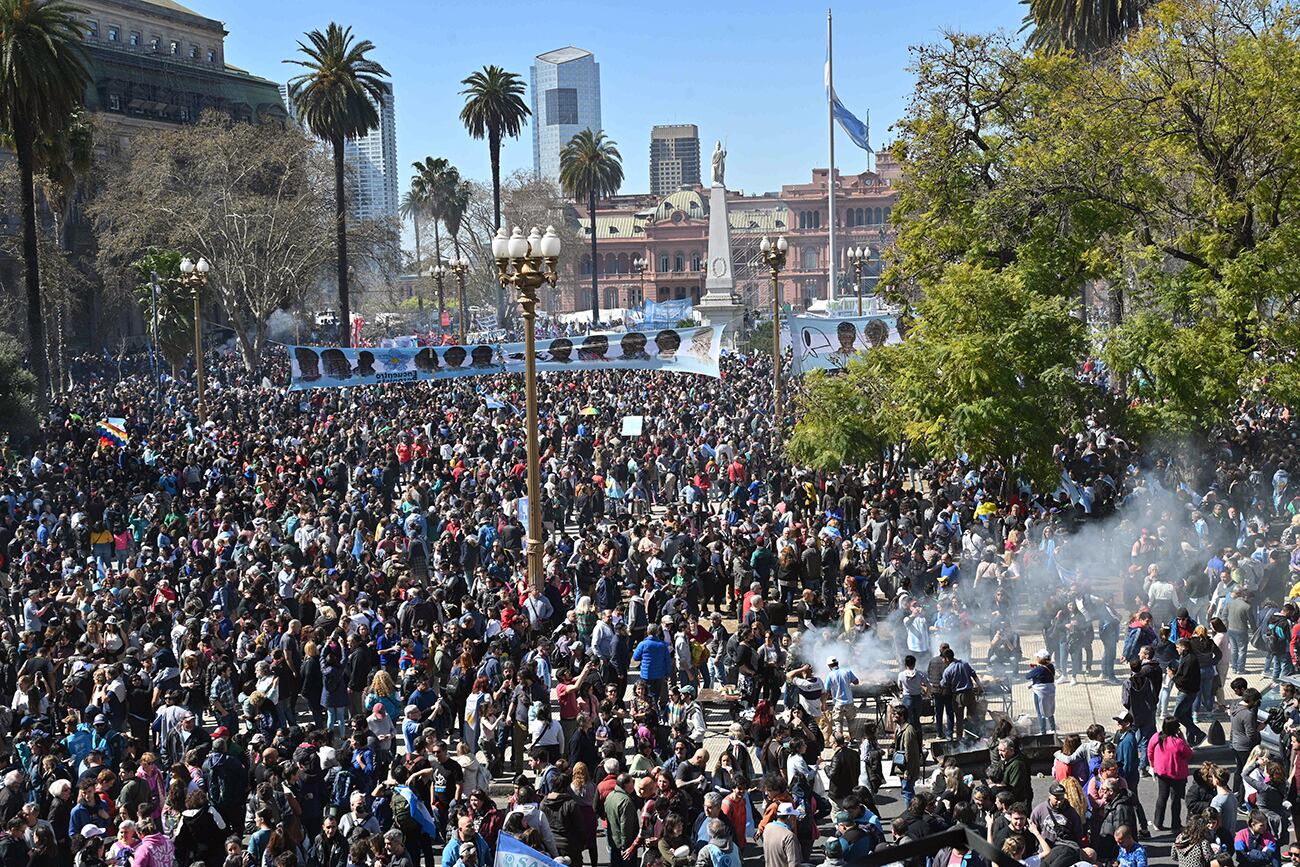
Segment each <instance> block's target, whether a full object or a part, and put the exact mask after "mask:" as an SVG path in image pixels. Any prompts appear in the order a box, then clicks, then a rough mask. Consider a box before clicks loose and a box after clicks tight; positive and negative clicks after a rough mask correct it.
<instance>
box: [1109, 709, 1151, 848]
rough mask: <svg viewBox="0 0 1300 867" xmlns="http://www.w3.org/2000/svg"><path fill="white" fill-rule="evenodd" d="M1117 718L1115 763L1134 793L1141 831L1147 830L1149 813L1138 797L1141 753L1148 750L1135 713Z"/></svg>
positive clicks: (1140, 779) (1140, 776)
mask: <svg viewBox="0 0 1300 867" xmlns="http://www.w3.org/2000/svg"><path fill="white" fill-rule="evenodd" d="M1114 720H1115V764H1116V765H1117V766H1118V767H1119V774H1120V776H1121V777H1123V778H1124V782H1125V783H1127V784H1128V788H1129V791H1131V792H1132V793H1133V802H1134V804H1135V805H1136V807H1137V814H1138V827H1139V829H1140V831H1139V833H1142V834H1145V833H1146V830H1147V814H1146V810H1144V809H1143V807H1142V800H1141V798H1139V797H1138V783H1139V782H1141V781H1142V768H1141V761H1140V755H1141V754H1143V753H1145V752H1146V746H1145V744H1144V743H1143V738H1142V734H1141V732H1139V731H1138V729H1137V728H1136V726H1135V725H1134V722H1133V715H1132V714H1131V713H1126V714H1123V715H1121V716H1117V717H1114Z"/></svg>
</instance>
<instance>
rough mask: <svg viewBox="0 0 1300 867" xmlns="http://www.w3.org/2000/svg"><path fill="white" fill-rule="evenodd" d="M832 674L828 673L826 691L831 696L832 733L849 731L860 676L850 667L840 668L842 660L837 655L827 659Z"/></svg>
mask: <svg viewBox="0 0 1300 867" xmlns="http://www.w3.org/2000/svg"><path fill="white" fill-rule="evenodd" d="M826 667H827V668H828V669H830V674H828V675H826V692H827V693H829V694H830V697H831V734H844V735H847V734H848V733H849V723H850V722H852V720H853V687H854V686H856V685H857V684H858V676H857V675H856V674H854V673H853V672H852V671H851V670H850V669H847V668H840V661H839V660H838V659H836V658H835V657H833V656H832V657H831V658H830V659H828V660H826Z"/></svg>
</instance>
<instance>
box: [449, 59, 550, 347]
mask: <svg viewBox="0 0 1300 867" xmlns="http://www.w3.org/2000/svg"><path fill="white" fill-rule="evenodd" d="M461 84H463V85H465V89H464V90H462V91H461V92H460V93H461V96H463V97H465V107H464V108H462V109H461V110H460V120H461V123H463V124H465V129H466V130H468V131H469V134H470V137H471V138H478V139H481V138H483V137H485V136H486V137H487V140H488V153H489V155H490V156H491V159H492V219H493V225H494V226H496V227H498V228H499V227H500V226H501V137H502V136H508V137H510V138H517V137H518V136H519V133H520V132H521V131H522V130H523V128H524V124H525V123H527V122H528V116H529V115H530V114H531V113H532V112H530V111H529V110H528V106H526V105H524V100H523V97H522V96H521V94H523V92H524V80H523V79H522V78H520V77H519V76H518V75H517V74H515V73H513V72H506V71H505V70H504V69H502V68H501V67H499V66H485V67H483V69H482V71H480V72H473V73H470V76H469V77H468V78H466V79H464V80H463V81H461ZM505 315H506V290H505V287H499V288H498V289H497V322H498V324H501V325H504V324H505Z"/></svg>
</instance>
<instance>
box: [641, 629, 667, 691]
mask: <svg viewBox="0 0 1300 867" xmlns="http://www.w3.org/2000/svg"><path fill="white" fill-rule="evenodd" d="M632 661H633V662H637V663H640V664H641V680H642V681H644V682H645V685H646V691H647V692H648V693H649V694H650V695H651V696H654V697H655V698H656V699H658V701H659V704H660V705H661V706H662V705H663V704H665V703H666V701H667V699H668V674H669V671H670V670H671V668H672V652H671V651H670V650H669V648H668V645H667V644H666V643H664V640H663V639H662V638H661V637H660V636H659V633H658V632H657V631H655V632H651V633H649V634H647V635H646V637H645V638H643V639H641V643H640V644H638V645H637V646H636V650H634V651H633V652H632Z"/></svg>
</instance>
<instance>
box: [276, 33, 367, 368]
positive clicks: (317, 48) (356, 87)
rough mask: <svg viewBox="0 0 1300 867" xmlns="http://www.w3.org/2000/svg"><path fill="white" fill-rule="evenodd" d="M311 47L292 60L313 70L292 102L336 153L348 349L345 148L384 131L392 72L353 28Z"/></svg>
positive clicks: (298, 84) (313, 39)
mask: <svg viewBox="0 0 1300 867" xmlns="http://www.w3.org/2000/svg"><path fill="white" fill-rule="evenodd" d="M307 39H308V41H309V42H310V43H311V45H306V44H304V43H302V42H299V43H298V50H299V51H300V52H302V53H303V54H305V55H306V56H307V59H306V60H286V61H285V63H292V64H294V65H295V66H302V67H304V68H306V69H307V70H308V71H307V72H305V73H303V74H302V75H299V76H298V77H297V78H294V79H293V80H292V81H290V82H289V97H290V99H292V100H293V102H294V105H295V106H296V107H297V111H298V117H299V118H300V119H301V120H302V122H303V124H304V125H305V126H306V127H307V129H309V130H311V132H312V134H313V135H315V136H316V137H317V138H320V139H323V140H325V141H327V142H329V143H330V145H331V146H332V147H333V149H334V221H335V232H336V233H337V238H338V280H339V323H340V326H339V330H340V331H341V332H342V333H341V334H340V339H341V341H342V343H343V345H344V346H350V345H351V342H352V307H351V304H350V302H349V299H348V238H347V228H348V227H347V190H346V188H345V186H344V180H343V143H344V142H345V141H347V140H349V139H356V138H360V137H361V136H363V135H365V134H366V133H368V132H370V130H372V129H374V128H376V127H377V126H379V110H378V108H377V106H378V105H379V104H380V103H382V102H383V99H384V84H383V79H384V78H386V77H387V76H388V72H387V70H385V69H384V68H383V67H382V66H380V65H379V64H378V63H376V62H375V61H373V60H370V59H369V58H367V57H366V55H367V54H369V53H370V52H371V51H374V50H375V46H374V43H372V42H371V41H370V40H369V39H362V40H360V41H356V40H354V39H353V36H352V28H351V27H340V26H339V25H337V24H334V23H332V22H331V23H330V26H329V27H327V28H326V29H325V32H324V33H321V32H320V31H319V30H313V31H312V32H310V33H308V34H307Z"/></svg>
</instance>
